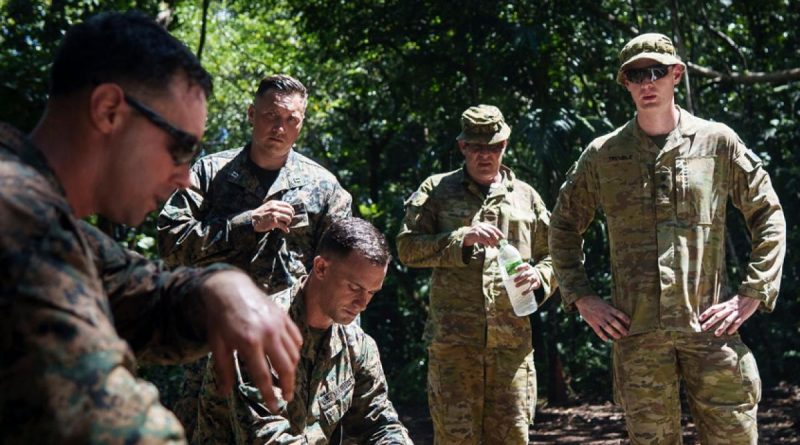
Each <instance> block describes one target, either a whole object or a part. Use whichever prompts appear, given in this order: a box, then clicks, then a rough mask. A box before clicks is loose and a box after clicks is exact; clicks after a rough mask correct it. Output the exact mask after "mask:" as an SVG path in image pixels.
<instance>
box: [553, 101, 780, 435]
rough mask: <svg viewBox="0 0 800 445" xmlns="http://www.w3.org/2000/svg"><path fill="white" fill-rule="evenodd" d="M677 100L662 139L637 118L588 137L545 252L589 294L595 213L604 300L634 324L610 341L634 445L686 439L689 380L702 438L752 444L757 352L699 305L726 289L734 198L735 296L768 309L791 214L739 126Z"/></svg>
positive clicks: (572, 287) (566, 285)
mask: <svg viewBox="0 0 800 445" xmlns="http://www.w3.org/2000/svg"><path fill="white" fill-rule="evenodd" d="M679 111H680V121H679V123H678V125H677V127H676V128H675V129H674V130H673V131H672V132H671V133H670V134H669V135H668V137H667V140H666V143H665V145H664V147H663V149H659V148H658V147H657V146H656V145H655V144H654V143H653V142H652V140H651V139H650V137H648V136H647V135H646V134H645V133H644V132H643V131H642V130H641V128H640V127H639V126H638V124H637V123H636V119H632V120H631V121H630V122H628V123H627V124H626V125H624V126H622V127H620V128H618V129H617V130H616V131H614V132H612V133H610V134H608V135H605V136H603V137H600V138H598V139H596V140H594V141H593V142H592V143H591V144H590V145H589V147H588V148H587V149H586V151H584V152H583V154H582V155H581V157H580V159H579V160H578V161H577V163H576V164H575V165H574V166H573V167H572V169H571V170H570V171H569V173H568V175H567V180H566V182H565V183H564V185H563V186H562V188H561V193H560V196H559V199H558V203H557V205H556V207H555V209H554V210H553V216H552V219H551V225H550V253H551V255H552V258H553V264H554V266H555V269H556V271H557V274H558V279H559V283H560V286H561V295H562V297H563V299H564V303H565V304H566V305H567V306H568V307H572V306H574V303H575V301H576V300H577V299H578V298H580V297H583V296H586V295H593V294H594V291H593V290H592V288H591V286H590V284H589V280H588V278H587V276H586V272H585V269H584V266H583V253H582V251H581V247H582V234H583V232H584V231H585V230H586V228H587V227H588V226H589V224H590V223H591V221H592V220H593V219H594V215H595V210H596V209H600V210H602V211H603V213H604V214H605V216H606V220H607V222H608V240H609V248H610V252H611V270H612V275H613V280H614V285H613V296H612V304H613V306H614V307H615V308H617V309H619V310H621V311H622V312H625V313H626V314H628V315H629V316H630V318H631V325H630V329H629V332H630V333H629V335H628V336H627V337H625V338H623V339H621V340H617V341H615V342H614V374H615V386H616V392H615V394H616V396H617V399H618V401H619V402H620V403H621V404H622V406H623V408H624V409H625V414H626V422H627V426H628V431H629V434H630V436H631V441H632V443H637V444H640V443H647V444H651V443H652V444H656V443H657V444H673V443H680V440H681V439H680V403H679V399H678V385H679V378H683V380H684V381H685V383H686V388H687V390H688V394H689V402H690V406H691V408H692V412H693V414H694V420H695V422H696V423H697V425H698V429H699V432H700V437H701V438H700V440H701V441H702V442H703V443H714V444H728V443H730V444H743V443H746V444H749V443H753V444H755V443H756V438H757V431H756V409H757V404H758V401H759V399H760V396H761V380H760V377H759V374H758V369H757V366H756V363H755V359H754V357H753V355H752V353H751V352H750V350H749V349H748V348H747V346H745V345H744V343H743V342H742V341H741V339H740V337H739V335H738V333H737V334H735V335H732V336H728V335H725V336H723V337H719V338H718V337H715V336H714V334H713V331H711V332H702V330H701V323H700V320H699V316H700V314H701V313H702V312H703V311H705V310H706V309H708V308H709V307H710V306H712V305H714V304H717V303H720V302H723V301H725V300H727V299H729V298H730V297H731V296H732V295H733V294H734V292H731V290H730V289H729V288H728V285H727V274H726V269H725V218H726V216H725V213H726V204H727V202H728V200H729V199H730V201H731V202H732V203H733V205H734V206H735V207H736V208H738V209H739V210H740V211H741V212H742V214H743V215H744V219H745V222H746V224H747V227H748V229H749V231H750V233H751V235H752V252H751V254H750V263H749V265H748V267H747V268H746V270H745V272H746V276H745V278H744V280H743V282H742V283H741V284H740V285H739V286H738V289H737V290H736V291H735V293H738V294H739V295H741V296H745V297H751V298H755V299H757V300H760V301H761V302H762V303H761V309H762V310H765V311H771V310H772V309H773V308H774V307H775V300H776V298H777V296H778V289H779V287H780V279H781V268H782V264H783V257H784V253H785V248H786V241H785V236H786V235H785V230H786V229H785V225H786V224H785V221H784V217H783V211H782V209H781V206H780V203H779V202H778V197H777V196H776V195H775V192H774V190H773V189H772V185H771V183H770V180H769V175H768V174H767V172H766V171H765V170H764V169H763V168H762V166H761V161H760V160H759V159H758V157H757V156H756V155H755V154H754V153H753V152H752V151H751V150H749V149H747V148H746V147H745V146H744V144H743V143H742V142H741V140H740V139H739V138H738V136H737V135H736V133H734V132H733V130H731V129H730V128H728V127H726V126H725V125H723V124H719V123H713V122H709V121H706V120H703V119H699V118H697V117H694V116H692V115H691V114H689V113H688V112H686V111H685V110H682V109H680V110H679Z"/></svg>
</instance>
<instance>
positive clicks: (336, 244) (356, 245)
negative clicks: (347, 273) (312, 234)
mask: <svg viewBox="0 0 800 445" xmlns="http://www.w3.org/2000/svg"><path fill="white" fill-rule="evenodd" d="M318 251H319V255H321V256H322V257H326V258H330V257H334V258H337V259H342V258H344V257H346V256H347V255H349V254H350V253H351V252H357V253H358V254H359V255H361V256H363V257H364V258H365V259H367V260H368V261H369V262H370V263H372V264H375V265H377V266H385V265H387V264H389V261H390V260H391V258H392V257H391V254H390V253H389V245H388V243H387V242H386V237H384V236H383V234H382V233H381V232H380V231H378V229H377V228H375V226H373V225H372V224H370V223H369V222H367V221H364V220H363V219H361V218H355V217H349V218H344V219H340V220H338V221H336V222H334V223H333V224H331V225H330V227H328V230H326V231H325V233H324V234H323V235H322V239H321V240H320V242H319V249H318Z"/></svg>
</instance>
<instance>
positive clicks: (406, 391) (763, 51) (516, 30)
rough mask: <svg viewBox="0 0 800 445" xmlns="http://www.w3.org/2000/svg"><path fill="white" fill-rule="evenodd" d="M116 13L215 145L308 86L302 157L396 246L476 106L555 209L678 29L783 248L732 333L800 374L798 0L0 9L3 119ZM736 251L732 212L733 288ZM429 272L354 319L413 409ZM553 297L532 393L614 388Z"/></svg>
mask: <svg viewBox="0 0 800 445" xmlns="http://www.w3.org/2000/svg"><path fill="white" fill-rule="evenodd" d="M128 8H138V9H141V10H144V11H146V12H148V13H150V14H152V15H153V16H158V17H159V20H161V21H162V22H164V23H165V24H166V26H168V28H169V29H170V30H171V31H172V32H173V33H174V34H175V35H177V36H178V37H179V38H181V39H182V40H183V41H184V42H186V44H187V45H188V46H189V47H190V48H192V49H193V50H195V51H196V52H197V53H198V54H199V55H200V56H201V57H202V61H203V63H204V65H205V66H206V67H207V69H208V70H209V71H210V72H211V73H212V74H213V75H214V79H215V95H214V97H213V99H212V100H211V101H210V104H209V107H210V111H209V122H208V130H207V134H206V138H205V139H206V142H207V145H206V149H207V150H208V151H209V152H212V151H216V150H220V149H223V148H230V147H234V146H239V145H242V144H243V143H245V142H246V139H247V135H248V134H249V128H248V124H247V121H246V114H245V111H246V108H247V105H248V103H249V101H250V100H251V97H252V94H253V92H254V88H255V86H256V85H257V81H258V80H259V79H260V78H261V77H262V76H264V75H267V74H271V73H275V72H285V73H289V74H292V75H294V76H295V77H297V78H299V79H301V80H302V81H303V82H304V83H306V85H307V86H308V87H309V88H310V90H311V98H310V104H309V108H308V112H307V120H306V124H305V128H304V130H303V134H302V136H301V139H300V140H299V144H298V145H299V149H300V150H301V151H302V152H304V153H305V154H308V155H310V156H312V157H313V158H315V159H317V160H319V161H320V162H321V163H322V164H324V165H325V166H327V167H328V168H329V169H330V170H331V171H333V172H334V173H336V174H337V176H338V177H339V178H340V180H341V182H342V183H343V185H344V186H345V187H346V188H347V189H348V190H349V191H350V192H351V193H352V195H353V198H354V202H355V209H354V211H355V212H356V213H357V214H358V215H360V216H362V217H364V218H367V219H370V220H371V221H373V222H374V223H375V224H376V225H377V226H378V227H380V228H381V229H383V230H384V231H385V233H386V234H387V235H389V236H390V237H391V238H393V237H394V235H395V234H396V233H397V231H398V229H399V224H400V220H401V218H402V215H403V200H404V198H406V197H407V196H408V195H409V194H410V193H411V192H412V191H413V190H414V189H415V188H416V187H417V185H418V184H419V183H420V182H421V181H422V180H423V179H424V178H425V177H427V176H428V175H430V174H432V173H434V172H441V171H447V170H451V169H454V168H457V167H458V166H459V164H460V155H459V153H458V152H457V151H456V150H455V149H454V145H453V141H454V138H455V136H456V135H457V134H458V131H459V128H458V116H459V114H460V113H461V111H462V110H464V109H465V108H466V107H468V106H470V105H474V104H477V103H491V104H494V105H497V106H498V107H500V109H501V110H503V112H504V114H505V116H506V119H507V121H508V122H509V123H510V124H511V126H512V128H513V133H512V136H511V143H510V146H509V150H508V152H507V155H506V163H507V164H509V165H510V166H511V167H512V168H514V169H515V171H517V172H518V174H519V175H520V176H521V177H522V179H523V180H526V181H528V182H529V183H530V184H532V185H533V186H534V187H535V188H536V189H537V190H538V191H539V192H540V193H541V194H542V196H543V197H544V199H545V201H546V203H547V204H548V206H550V207H552V205H553V204H554V203H555V199H556V196H557V193H558V188H559V186H560V184H561V183H562V181H563V177H564V173H565V172H566V170H567V169H568V168H569V166H570V165H571V163H572V162H574V160H575V159H576V158H577V156H578V154H579V153H580V151H581V150H582V148H583V147H585V145H586V144H587V143H588V142H589V141H590V140H591V139H592V138H593V137H594V136H597V135H599V134H602V133H604V132H607V131H609V130H610V129H612V128H614V127H616V126H618V125H621V124H622V123H624V122H625V121H626V120H627V119H629V118H630V117H631V116H632V104H631V102H630V100H629V98H628V97H627V93H626V92H625V91H624V89H622V88H620V87H619V86H617V85H616V84H615V83H614V80H613V79H614V74H615V71H616V68H617V66H618V62H617V58H616V57H617V51H618V50H619V48H621V46H622V45H623V44H624V43H625V42H626V41H627V40H628V39H630V38H631V37H632V36H634V35H636V34H637V33H639V32H645V31H657V32H662V33H665V34H668V35H670V36H672V37H673V38H674V40H675V41H676V43H677V44H678V46H679V52H680V53H681V54H682V55H683V57H684V59H685V60H688V61H689V62H690V65H689V66H690V70H689V76H688V82H687V83H686V84H684V85H682V86H681V87H680V88H679V102H680V104H681V105H682V106H684V107H685V108H687V109H689V110H690V111H693V112H695V113H696V114H698V115H700V116H702V117H706V118H709V119H713V120H718V121H723V122H725V123H727V124H728V125H730V126H731V127H733V128H734V129H736V130H737V131H738V133H739V135H740V136H741V137H742V139H743V140H744V141H745V142H746V143H747V144H748V146H750V147H752V148H754V150H755V151H756V152H757V153H758V154H759V156H761V158H762V159H763V161H764V163H765V164H766V166H767V169H768V170H769V172H770V173H771V175H772V180H773V182H774V184H775V187H776V189H777V191H778V194H779V196H780V197H781V199H782V202H783V205H784V207H785V212H786V217H787V221H788V234H789V246H788V254H787V259H786V262H785V265H784V277H783V284H782V291H781V296H780V299H779V303H778V309H777V310H776V311H775V313H773V314H769V315H765V314H759V315H756V316H754V317H753V318H752V319H751V320H750V321H749V322H748V323H747V324H746V325H745V327H744V328H743V329H742V331H743V335H744V337H745V339H746V341H747V342H748V344H750V345H751V346H752V348H753V349H754V350H755V352H756V356H757V358H758V360H759V363H760V368H761V373H762V378H763V379H764V381H765V384H766V385H774V384H777V382H778V381H780V380H788V381H791V382H794V383H797V382H798V377H797V374H796V372H794V370H796V369H798V367H800V340H798V338H800V321H798V320H800V298H799V297H798V290H800V257H799V256H800V252H798V250H795V247H797V246H800V230H798V223H800V220H798V217H797V215H798V214H800V199H798V198H800V184H799V183H798V181H800V162H799V161H800V152H798V150H797V149H796V147H797V146H798V145H800V125H799V124H798V119H799V118H800V82H798V79H800V68H798V67H800V44H798V43H800V28H799V27H798V26H797V24H798V23H800V2H794V1H791V0H760V1H753V0H747V1H734V0H716V1H712V2H709V1H702V0H671V1H656V0H627V1H622V0H603V1H600V2H598V1H595V0H575V1H571V2H562V1H552V0H540V1H533V0H527V1H526V0H505V1H478V0H466V1H462V2H457V3H453V2H449V1H442V0H422V1H400V0H382V1H366V0H347V1H345V0H339V1H332V0H292V1H287V0H273V1H266V0H265V1H260V2H254V1H251V0H246V1H242V0H229V1H214V2H212V1H210V0H204V1H200V0H196V1H180V0H174V1H155V0H138V1H137V0H113V1H100V0H70V1H68V0H47V1H44V0H0V9H1V11H2V12H0V14H2V15H0V21H1V25H0V26H1V28H0V120H4V121H9V122H11V123H12V124H15V125H17V126H19V127H21V128H23V129H26V130H29V129H31V128H32V127H33V125H35V120H36V119H37V117H38V116H39V114H40V113H41V111H42V108H43V105H44V103H45V100H46V85H47V79H46V74H47V70H48V68H49V65H48V64H49V61H50V60H51V58H52V54H53V51H54V49H55V43H56V42H57V41H58V40H59V38H60V37H61V36H62V34H63V31H64V30H65V29H66V28H67V27H68V26H69V24H71V23H74V22H76V21H79V20H81V19H82V18H83V17H85V16H87V15H89V14H92V13H95V12H98V11H101V10H110V9H128ZM99 223H103V221H99ZM109 229H113V233H114V234H115V236H117V237H118V238H119V239H120V240H121V241H122V242H126V243H128V244H129V245H130V246H131V247H132V248H135V249H138V250H140V251H142V252H144V253H145V254H147V255H150V256H155V248H154V239H153V235H154V227H153V219H152V218H150V219H149V220H148V222H147V223H146V224H145V225H144V226H143V227H141V228H139V229H131V228H121V227H109ZM605 241H606V240H605V231H604V226H603V222H602V220H600V221H598V222H597V223H596V224H594V225H593V226H592V228H591V229H590V231H589V233H588V234H587V242H586V246H585V250H586V254H587V258H588V268H589V272H590V273H591V278H592V279H593V282H594V283H595V286H596V288H597V289H598V291H600V292H601V293H602V294H605V295H608V288H609V281H610V275H609V268H608V256H607V251H606V242H605ZM748 243H749V234H748V232H747V229H746V228H745V226H744V224H743V221H742V218H741V217H740V216H739V214H738V213H736V212H731V217H730V218H729V240H728V248H729V265H730V272H731V276H732V282H734V283H735V282H736V278H737V277H739V276H741V273H742V268H743V267H744V265H746V264H747V256H748V252H749V247H748V246H749V244H748ZM428 276H429V271H425V270H408V269H406V268H405V267H403V266H402V265H401V264H399V263H397V262H395V263H393V264H392V268H391V271H390V273H389V275H388V278H387V281H386V284H385V286H384V290H383V291H382V292H381V294H380V295H379V297H378V298H376V300H374V302H373V303H372V305H371V307H370V309H369V310H368V311H367V312H366V313H365V315H364V316H363V324H364V326H365V328H366V330H367V331H369V332H370V333H371V334H372V335H373V336H374V337H375V338H376V340H377V341H378V344H379V345H380V347H381V351H382V355H383V362H384V366H385V368H386V370H387V372H388V374H389V379H390V384H391V387H392V389H393V393H394V394H393V398H394V399H395V400H397V401H401V402H405V403H420V402H424V400H425V384H424V382H425V347H424V345H423V344H422V342H421V336H422V329H423V325H424V322H425V317H426V308H427V290H428ZM554 300H555V301H551V302H550V303H548V304H546V305H545V306H544V307H543V308H542V309H541V310H540V311H539V312H537V313H535V314H534V315H533V316H532V320H533V321H534V342H535V346H536V350H537V354H536V362H537V368H538V370H539V387H540V393H541V394H540V395H541V396H542V397H548V398H549V399H550V401H551V402H567V401H568V400H570V399H574V398H606V397H608V396H609V395H610V375H609V370H608V363H609V361H608V353H609V348H608V346H607V345H605V344H603V343H601V342H600V341H599V340H598V339H597V338H596V337H595V336H594V335H593V333H592V332H591V331H590V330H589V329H588V327H587V326H586V325H585V324H584V323H583V322H581V321H580V320H579V319H578V318H577V317H576V315H575V314H574V313H567V312H565V311H564V309H563V308H562V307H561V305H560V304H559V301H558V299H554ZM172 378H175V376H174V375H173V377H172ZM600 382H602V383H601V384H598V383H600ZM606 383H609V384H606ZM167 396H168V397H169V391H167Z"/></svg>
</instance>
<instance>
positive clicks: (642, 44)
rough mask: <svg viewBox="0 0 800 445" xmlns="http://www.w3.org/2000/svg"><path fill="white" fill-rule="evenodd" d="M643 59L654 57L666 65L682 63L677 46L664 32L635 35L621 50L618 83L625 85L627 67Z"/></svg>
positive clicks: (653, 58)
mask: <svg viewBox="0 0 800 445" xmlns="http://www.w3.org/2000/svg"><path fill="white" fill-rule="evenodd" d="M641 59H652V60H655V61H656V62H658V63H663V64H664V65H682V66H683V67H684V68H686V64H684V63H683V62H681V59H680V58H678V56H677V54H676V53H675V46H674V45H673V44H672V40H670V38H669V37H667V36H665V35H664V34H658V33H648V34H642V35H640V36H637V37H634V38H633V40H631V41H630V42H628V43H627V44H626V45H625V47H624V48H622V51H620V52H619V63H620V66H619V70H618V71H617V83H619V84H620V85H625V77H624V74H623V73H624V72H625V69H626V68H627V67H628V66H629V65H630V64H631V63H633V62H635V61H637V60H641Z"/></svg>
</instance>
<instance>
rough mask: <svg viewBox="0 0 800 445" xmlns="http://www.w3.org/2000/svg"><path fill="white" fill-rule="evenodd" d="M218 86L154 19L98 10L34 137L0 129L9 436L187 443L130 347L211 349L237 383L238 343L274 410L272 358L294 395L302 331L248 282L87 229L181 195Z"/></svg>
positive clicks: (3, 370)
mask: <svg viewBox="0 0 800 445" xmlns="http://www.w3.org/2000/svg"><path fill="white" fill-rule="evenodd" d="M210 91H211V79H210V77H209V76H208V73H206V72H205V70H203V68H202V67H201V66H200V63H199V62H198V61H197V59H196V58H195V57H194V56H193V55H192V54H191V52H190V51H189V50H188V49H186V48H185V47H184V46H183V44H181V43H180V42H179V41H177V40H176V39H175V38H173V37H172V36H170V35H169V34H168V33H167V32H166V31H165V30H164V29H163V28H162V27H160V26H159V25H157V24H156V23H155V22H153V21H152V20H151V19H149V18H147V17H146V16H144V15H142V14H136V13H127V14H118V13H109V14H102V15H99V16H96V17H93V18H91V19H89V20H88V21H86V22H84V23H81V24H78V25H76V26H74V27H72V28H71V29H70V30H69V31H68V33H67V34H66V36H65V38H64V41H63V43H62V45H61V47H60V48H59V50H58V52H57V56H56V59H55V63H54V64H53V68H52V74H51V87H50V97H49V100H48V102H47V109H46V111H45V114H44V115H43V117H42V119H41V120H40V122H39V124H38V125H37V127H36V128H35V129H34V130H33V132H32V133H31V135H30V137H26V136H25V135H24V134H22V133H21V132H19V131H17V130H15V129H13V128H12V127H10V126H8V125H5V124H0V215H2V216H1V217H0V345H1V346H0V355H1V356H2V357H3V360H2V363H1V364H0V376H2V378H0V431H2V433H0V436H1V437H2V439H0V442H2V443H103V444H122V443H125V444H141V443H147V444H155V443H185V438H184V433H183V429H182V428H181V426H180V424H179V423H178V422H177V420H176V419H175V417H174V416H173V415H172V414H171V413H170V412H169V411H167V410H166V409H165V408H164V407H163V406H161V405H160V404H159V401H158V392H157V391H156V390H155V388H154V387H153V386H152V385H150V384H149V383H147V382H144V381H141V380H138V379H136V378H135V377H134V373H135V367H136V360H135V358H134V355H133V353H134V352H135V353H136V354H137V355H138V356H139V357H140V358H142V359H145V360H151V361H155V362H160V363H174V362H177V361H178V360H181V359H187V358H195V357H198V356H200V355H201V354H204V353H206V352H207V351H208V350H209V345H210V346H211V347H212V348H213V350H214V351H215V352H216V353H217V354H218V356H220V357H230V359H227V360H221V361H220V362H219V363H218V365H219V371H220V379H221V382H220V386H221V387H222V388H230V387H231V385H232V384H233V378H232V377H233V366H234V363H233V360H232V357H233V354H232V351H233V350H236V351H238V354H239V357H243V355H246V357H247V358H248V365H249V366H250V370H251V371H252V373H253V375H254V376H258V381H259V383H258V384H257V386H258V387H259V388H260V390H262V391H263V392H264V394H265V397H267V398H268V400H269V404H270V405H272V406H276V407H277V402H278V401H277V399H276V398H275V397H274V391H273V390H272V384H271V377H270V374H269V370H268V365H267V360H266V359H265V354H268V355H269V359H270V364H271V365H273V366H275V368H274V369H277V374H278V375H279V376H280V378H281V383H282V386H283V390H284V391H293V389H294V380H293V379H294V369H295V365H296V363H297V361H298V360H299V346H300V343H301V341H302V339H301V338H300V333H299V331H298V330H297V328H296V327H295V326H294V325H293V324H292V322H291V321H290V320H289V318H288V317H287V316H286V315H285V314H284V313H283V312H282V311H280V309H279V308H278V307H277V306H276V305H274V304H272V303H270V304H267V302H268V300H266V295H264V294H263V292H262V291H261V289H260V287H259V286H257V285H256V284H255V283H254V282H253V281H252V280H251V279H250V278H249V277H248V276H247V275H246V274H245V273H243V272H241V271H237V270H235V269H233V268H231V267H230V266H221V265H220V266H210V267H208V268H205V269H185V268H184V269H178V270H175V271H171V272H170V271H168V270H166V268H165V267H164V266H163V265H162V264H161V263H156V262H151V261H148V260H145V259H144V258H142V257H141V256H140V255H137V254H135V253H133V252H130V251H127V250H125V249H124V248H122V247H121V246H119V245H118V244H117V243H116V242H115V241H113V240H112V239H110V238H109V237H107V236H106V235H104V234H103V233H101V232H100V231H98V230H96V229H94V228H93V227H91V226H89V225H87V224H86V223H83V222H79V220H78V219H79V218H82V217H85V216H87V215H89V214H92V213H95V212H97V213H100V214H102V215H104V216H106V217H108V218H109V219H111V220H112V221H116V222H120V223H125V224H138V223H140V222H141V221H142V220H143V219H144V216H145V215H146V213H147V212H149V211H151V210H153V209H154V208H155V206H156V205H157V201H158V200H160V199H164V198H166V197H167V196H169V194H170V193H172V191H173V190H174V189H175V188H176V187H182V186H186V185H187V184H188V179H189V167H188V161H189V160H191V158H192V155H193V154H194V152H195V148H196V142H197V140H198V139H199V137H200V135H202V133H203V130H204V125H205V118H206V97H207V95H208V94H209V93H210ZM145 104H146V105H145ZM181 128H182V129H184V130H181ZM254 307H255V308H256V310H253V308H254Z"/></svg>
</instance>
